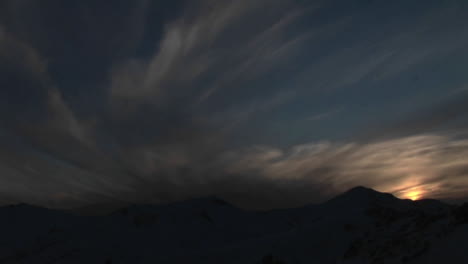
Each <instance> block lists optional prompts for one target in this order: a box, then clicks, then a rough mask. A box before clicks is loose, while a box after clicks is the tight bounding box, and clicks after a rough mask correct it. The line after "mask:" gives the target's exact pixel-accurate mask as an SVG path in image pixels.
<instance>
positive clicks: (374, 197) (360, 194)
mask: <svg viewBox="0 0 468 264" xmlns="http://www.w3.org/2000/svg"><path fill="white" fill-rule="evenodd" d="M396 201H400V200H399V199H398V198H396V197H395V196H393V195H392V194H390V193H382V192H378V191H376V190H374V189H371V188H367V187H364V186H357V187H354V188H352V189H350V190H348V191H346V192H344V193H342V194H340V195H338V196H336V197H335V198H332V199H331V200H329V201H328V202H326V204H335V205H339V206H351V205H352V206H358V207H361V206H364V207H366V206H368V205H370V204H375V203H378V204H390V203H394V202H396Z"/></svg>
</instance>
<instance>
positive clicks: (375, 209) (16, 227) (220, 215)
mask: <svg viewBox="0 0 468 264" xmlns="http://www.w3.org/2000/svg"><path fill="white" fill-rule="evenodd" d="M0 234H1V235H0V263H100V264H116V263H251V264H256V263H259V264H271V263H276V264H297V263H324V264H327V263H330V264H332V263H350V264H352V263H353V264H354V263H415V264H422V263H468V252H467V251H466V245H468V205H467V204H464V205H450V204H446V203H443V202H440V201H437V200H419V201H411V200H401V199H398V198H396V197H394V196H393V195H392V194H388V193H380V192H377V191H375V190H372V189H369V188H365V187H356V188H353V189H351V190H349V191H347V192H345V193H343V194H341V195H339V196H337V197H335V198H333V199H331V200H329V201H326V202H324V203H321V204H313V205H307V206H304V207H300V208H291V209H281V210H271V211H261V212H259V211H246V210H242V209H240V208H237V207H235V206H233V205H231V204H229V203H228V202H226V201H223V200H221V199H219V198H217V197H205V198H199V199H192V200H188V201H182V202H176V203H171V204H167V205H150V204H146V205H130V206H127V207H124V208H121V209H118V210H115V211H113V212H112V213H109V214H105V215H99V216H89V215H79V214H76V213H71V212H69V211H60V210H52V209H47V208H41V207H37V206H32V205H27V204H17V205H9V206H4V207H0Z"/></svg>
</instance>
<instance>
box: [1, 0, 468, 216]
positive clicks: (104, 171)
mask: <svg viewBox="0 0 468 264" xmlns="http://www.w3.org/2000/svg"><path fill="white" fill-rule="evenodd" d="M467 12H468V10H467V7H466V5H465V4H464V2H463V1H452V2H450V3H442V2H435V1H430V2H427V1H425V2H424V3H423V2H420V1H414V2H411V3H408V2H407V1H403V0H401V1H399V0H398V1H391V2H388V1H380V0H377V1H365V0H355V1H341V0H333V1H309V2H307V1H294V0H279V1H267V0H259V1H223V2H222V3H221V2H220V1H214V0H203V1H197V2H196V3H192V2H189V1H148V0H137V1H131V2H129V1H114V2H113V3H112V5H109V3H105V2H96V1H91V0H89V1H79V2H73V3H72V2H64V1H56V0H44V1H41V3H40V4H39V1H34V0H22V1H16V0H5V1H2V2H1V3H0V86H1V87H2V88H1V90H0V109H1V112H0V126H1V127H0V145H1V146H2V149H1V152H0V183H4V184H0V185H2V186H3V187H2V188H3V189H1V190H0V201H8V202H11V201H26V202H35V203H39V204H44V205H48V206H65V207H70V206H78V205H80V204H89V203H107V202H147V201H150V202H165V201H172V200H177V199H184V198H189V197H194V196H203V195H212V194H215V195H219V196H221V197H224V198H227V199H229V200H231V201H233V202H236V203H238V204H241V205H242V206H246V207H252V208H268V207H285V206H295V205H300V204H304V203H308V202H315V201H321V200H324V199H326V198H328V197H330V196H332V195H334V194H336V193H338V192H341V191H344V190H345V189H347V188H351V187H353V186H355V185H366V186H369V187H374V188H376V189H378V190H380V191H387V192H393V193H395V194H397V195H399V196H401V197H415V196H414V194H415V193H418V196H420V197H434V198H442V199H456V198H464V197H465V196H466V195H464V193H465V191H466V190H465V188H466V187H465V186H468V182H465V178H466V176H465V169H464V168H465V165H464V163H465V162H464V161H465V160H467V159H466V155H467V152H466V146H467V143H466V139H465V138H466V136H465V131H466V127H467V123H466V121H465V120H466V117H467V114H468V111H466V110H467V108H466V105H468V104H467V102H468V100H467V98H468V96H467V91H466V89H464V88H465V87H466V83H467V81H468V79H467V78H466V74H465V72H464V71H463V69H465V68H466V66H467V65H468V56H466V55H465V54H468V53H467V52H466V51H467V49H466V47H467V45H466V44H467V43H468V34H467V32H466V30H465V28H466V26H467V22H466V21H465V19H464V18H465V17H466V14H467ZM252 200H254V201H256V202H255V203H252Z"/></svg>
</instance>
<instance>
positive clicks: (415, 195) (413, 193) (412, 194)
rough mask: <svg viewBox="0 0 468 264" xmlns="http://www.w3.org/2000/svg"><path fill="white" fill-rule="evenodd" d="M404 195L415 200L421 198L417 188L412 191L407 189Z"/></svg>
mask: <svg viewBox="0 0 468 264" xmlns="http://www.w3.org/2000/svg"><path fill="white" fill-rule="evenodd" d="M405 196H406V198H408V199H411V200H413V201H416V200H419V199H420V198H421V192H420V191H419V190H412V191H409V192H408V193H405Z"/></svg>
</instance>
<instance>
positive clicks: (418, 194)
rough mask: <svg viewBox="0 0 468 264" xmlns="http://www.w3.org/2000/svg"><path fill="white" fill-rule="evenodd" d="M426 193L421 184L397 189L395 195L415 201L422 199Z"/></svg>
mask: <svg viewBox="0 0 468 264" xmlns="http://www.w3.org/2000/svg"><path fill="white" fill-rule="evenodd" d="M426 194H427V190H426V189H425V188H423V187H422V186H416V187H410V188H407V189H404V190H401V191H399V192H398V193H397V196H398V197H400V198H402V199H410V200H413V201H417V200H421V199H423V198H424V196H425V195H426Z"/></svg>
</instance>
